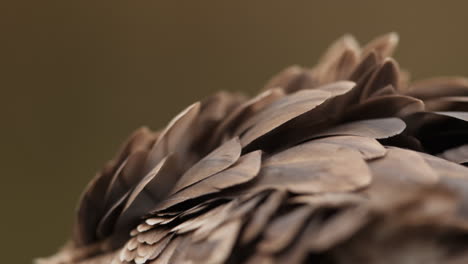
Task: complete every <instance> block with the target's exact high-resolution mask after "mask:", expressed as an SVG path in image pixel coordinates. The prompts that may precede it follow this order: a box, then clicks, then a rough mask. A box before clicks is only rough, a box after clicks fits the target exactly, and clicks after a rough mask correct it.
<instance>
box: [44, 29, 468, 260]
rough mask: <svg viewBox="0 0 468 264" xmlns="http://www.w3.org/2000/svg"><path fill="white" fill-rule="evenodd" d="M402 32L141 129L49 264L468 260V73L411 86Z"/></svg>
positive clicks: (334, 51) (96, 183)
mask: <svg viewBox="0 0 468 264" xmlns="http://www.w3.org/2000/svg"><path fill="white" fill-rule="evenodd" d="M397 42H398V37H397V35H396V34H394V33H391V34H387V35H384V36H382V37H379V38H377V39H375V40H374V41H371V42H370V43H369V44H367V45H365V46H363V47H360V45H359V44H358V43H357V41H356V40H355V39H354V38H353V37H352V36H345V37H343V38H341V39H338V40H337V41H336V42H335V43H334V44H332V45H331V46H330V48H329V50H328V51H327V52H326V53H325V55H324V56H323V57H322V59H321V60H320V61H319V63H318V64H317V66H316V67H314V68H312V69H306V68H302V67H299V66H293V67H290V68H287V69H286V70H284V71H283V72H281V73H279V74H278V75H277V76H275V77H274V78H272V79H271V80H270V81H269V82H268V83H267V85H266V86H265V88H264V90H263V91H262V92H261V93H260V94H259V95H257V96H255V97H254V98H252V99H246V98H245V97H244V96H241V95H238V94H229V93H226V92H220V93H218V94H216V95H214V96H212V97H210V98H208V99H206V100H204V101H201V102H197V103H195V104H193V105H191V106H189V107H188V108H187V109H185V110H183V111H182V112H181V113H180V114H179V115H177V116H176V117H175V118H174V119H173V120H172V121H171V122H170V123H169V124H168V126H167V127H166V128H164V129H163V130H161V132H152V131H150V130H149V129H147V128H141V129H139V130H137V131H136V132H135V133H133V135H131V136H130V138H129V139H128V140H127V141H126V142H125V143H124V145H123V147H122V148H121V150H120V151H119V153H118V154H117V155H116V157H115V158H114V159H113V160H111V161H110V162H109V163H108V164H106V166H105V167H104V168H103V169H102V170H101V171H100V172H99V173H98V174H97V175H96V176H95V178H94V179H93V180H92V181H91V183H90V184H89V185H88V187H87V188H86V190H85V191H84V193H83V195H82V197H81V199H80V202H79V205H78V209H77V217H76V223H75V226H74V230H73V231H74V232H73V237H72V238H71V239H70V241H69V242H68V243H67V244H66V245H65V246H64V247H63V248H62V249H61V250H60V251H59V252H58V253H57V254H56V255H54V256H52V257H50V258H44V259H39V260H37V263H41V264H60V263H62V264H67V263H79V264H85V263H87V264H102V263H115V264H117V263H152V264H163V263H204V264H215V263H255V264H261V263H378V264H380V263H381V264H384V263H385V264H386V263H389V264H390V263H450V264H456V263H457V264H458V263H460V264H461V263H468V168H467V167H466V166H467V164H468V79H464V78H459V77H457V78H434V79H430V80H423V81H418V82H415V83H410V81H409V75H408V73H407V72H406V71H404V70H401V69H400V68H399V66H398V64H397V63H396V62H395V61H394V60H393V59H392V58H391V57H390V56H391V55H392V53H393V51H394V49H395V47H396V45H397Z"/></svg>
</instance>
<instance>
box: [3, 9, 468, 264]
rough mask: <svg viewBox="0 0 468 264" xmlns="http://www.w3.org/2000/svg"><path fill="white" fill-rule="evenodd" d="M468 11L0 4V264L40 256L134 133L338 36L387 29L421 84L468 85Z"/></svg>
mask: <svg viewBox="0 0 468 264" xmlns="http://www.w3.org/2000/svg"><path fill="white" fill-rule="evenodd" d="M467 10H468V2H467V1H333V0H331V1H271V0H264V1H255V0H254V1H222V0H216V1H177V0H173V1H157V0H153V1H147V0H141V1H118V0H114V1H85V0H82V1H81V0H80V1H63V0H60V1H49V0H44V1H36V0H30V1H24V0H16V1H2V3H1V4H0V33H1V34H0V89H1V93H0V121H1V122H0V124H1V129H0V133H1V137H0V147H1V149H0V155H1V157H0V164H1V167H0V171H1V184H0V186H1V192H0V195H1V196H0V208H1V211H0V212H1V220H0V234H1V236H0V243H1V247H0V248H1V252H2V253H1V256H0V262H1V263H30V262H31V259H32V258H33V257H36V256H44V255H48V254H51V253H53V252H54V251H55V250H56V249H57V247H59V246H60V245H61V244H62V242H64V241H65V239H66V237H67V236H68V235H69V233H70V229H71V224H72V221H73V213H74V209H75V204H76V201H77V199H78V196H79V194H80V192H81V190H82V189H83V188H84V186H85V185H86V183H87V182H88V181H89V180H90V178H91V177H92V176H93V175H94V172H95V171H96V170H97V169H98V168H99V167H100V166H101V165H102V164H103V163H104V162H105V161H106V160H107V159H109V158H110V157H111V156H112V155H113V153H114V152H115V150H116V149H117V148H118V146H119V144H120V143H121V142H122V140H123V139H124V138H125V137H126V136H127V135H128V134H129V133H130V132H131V131H132V130H134V129H135V128H137V127H139V126H142V125H148V126H149V127H151V128H154V129H157V128H160V127H162V126H163V125H164V124H166V123H167V122H168V121H169V120H170V118H171V117H172V116H174V115H175V114H176V113H177V112H178V111H180V110H181V109H183V108H184V107H185V106H186V105H188V104H190V103H192V102H194V101H196V100H199V99H202V98H204V97H205V96H207V95H209V94H211V93H213V92H214V91H217V90H221V89H224V90H229V91H238V90H239V91H243V92H245V93H248V94H252V93H254V92H255V91H256V90H257V89H258V88H260V87H261V86H262V85H263V84H264V82H265V81H266V80H267V79H268V78H269V77H270V76H271V75H272V74H274V73H276V72H278V71H280V70H281V69H283V68H284V67H286V66H288V65H291V64H300V65H306V66H307V65H308V66H311V65H313V64H314V63H315V62H316V60H317V59H318V57H319V55H320V53H321V52H322V51H323V50H324V49H325V48H326V46H327V45H328V44H329V43H330V42H331V41H333V40H334V39H336V38H337V37H339V36H341V35H342V34H344V33H353V34H354V35H355V36H356V37H358V38H359V40H360V41H361V42H365V41H368V40H370V39H371V38H373V37H374V36H376V35H379V34H381V33H385V32H389V31H396V32H398V33H399V34H400V37H401V46H400V49H399V51H398V53H397V55H396V58H397V59H398V60H399V62H400V64H401V65H402V66H404V67H405V68H407V69H409V70H410V71H411V72H412V73H413V78H415V79H420V78H425V77H429V76H433V75H465V76H466V75H468V71H467V69H468V34H467V27H468V16H467Z"/></svg>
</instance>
